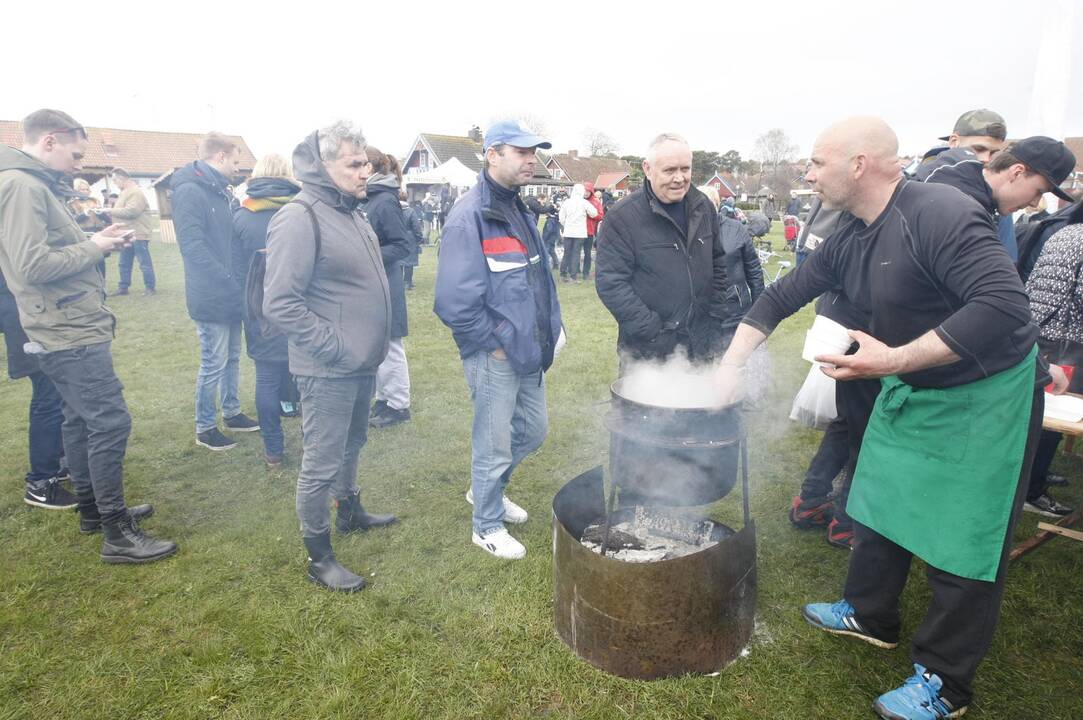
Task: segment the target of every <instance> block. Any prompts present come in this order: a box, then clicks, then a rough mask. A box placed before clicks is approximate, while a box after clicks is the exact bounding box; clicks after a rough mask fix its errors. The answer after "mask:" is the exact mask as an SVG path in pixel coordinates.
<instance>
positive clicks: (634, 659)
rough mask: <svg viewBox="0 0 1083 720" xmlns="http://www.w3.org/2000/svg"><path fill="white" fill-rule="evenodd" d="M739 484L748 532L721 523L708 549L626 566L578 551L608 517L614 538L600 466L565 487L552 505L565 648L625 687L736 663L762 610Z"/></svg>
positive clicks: (559, 625)
mask: <svg viewBox="0 0 1083 720" xmlns="http://www.w3.org/2000/svg"><path fill="white" fill-rule="evenodd" d="M741 450H742V451H743V445H741ZM740 454H741V455H743V454H744V453H743V452H741V453H740ZM734 470H736V466H735V468H734ZM734 474H736V473H734ZM743 478H744V480H745V483H744V485H745V487H744V492H745V524H744V527H743V528H742V529H740V530H738V531H736V532H734V531H732V530H731V529H730V528H727V527H725V526H723V525H721V524H718V523H715V524H714V530H713V532H712V534H711V538H710V539H711V541H712V544H707V545H706V546H705V547H704V549H702V550H699V551H697V552H692V553H691V554H688V555H685V556H683V557H676V558H673V559H666V560H659V561H656V562H625V561H622V560H618V559H615V558H613V557H609V556H606V555H604V554H598V553H596V552H594V551H592V550H591V549H589V548H588V547H587V546H586V545H584V544H583V543H582V542H581V538H582V537H583V535H584V532H585V531H586V530H587V528H588V527H589V526H591V525H592V524H597V523H598V520H599V518H603V517H604V518H606V533H607V535H608V533H609V527H608V525H609V521H610V520H612V513H611V512H609V511H611V510H612V508H611V507H610V508H607V505H606V499H605V491H604V487H603V472H602V467H601V466H598V467H596V468H594V469H593V470H590V471H588V472H585V473H583V474H582V475H579V476H578V477H576V478H575V479H573V480H571V481H570V482H568V483H567V484H566V485H565V486H564V487H563V488H561V490H560V491H559V492H558V493H557V494H556V497H555V498H554V499H553V572H554V596H555V602H554V614H555V622H556V630H557V634H558V635H559V636H560V638H561V640H563V641H564V643H565V644H566V645H567V646H568V647H569V648H571V649H572V650H573V651H574V652H575V653H576V654H577V655H579V656H580V657H581V658H583V659H585V660H587V661H588V662H590V663H591V664H593V665H595V666H596V667H598V668H601V669H602V670H604V671H606V672H609V673H612V674H614V675H619V676H621V677H627V678H636V679H644V680H651V679H655V678H661V677H669V676H674V675H683V674H686V673H712V672H715V671H717V670H719V669H721V668H722V667H724V666H725V665H727V664H728V663H730V662H731V661H733V660H734V659H735V658H736V657H737V656H738V655H739V654H740V652H741V650H742V649H743V648H744V647H745V646H746V645H747V644H748V641H749V639H750V637H751V635H752V627H753V621H754V616H755V605H756V535H755V527H754V525H753V523H752V522H751V520H750V519H749V517H748V503H747V495H748V486H747V472H746V473H743ZM732 484H733V481H732V480H731V481H730V485H731V486H732ZM621 512H625V513H626V512H628V511H627V510H624V511H621Z"/></svg>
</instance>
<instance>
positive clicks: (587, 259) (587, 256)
mask: <svg viewBox="0 0 1083 720" xmlns="http://www.w3.org/2000/svg"><path fill="white" fill-rule="evenodd" d="M592 250H594V236H593V235H591V236H589V237H587V239H585V240H584V241H583V277H584V278H589V277H590V263H591V251H592Z"/></svg>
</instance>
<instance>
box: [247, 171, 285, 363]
mask: <svg viewBox="0 0 1083 720" xmlns="http://www.w3.org/2000/svg"><path fill="white" fill-rule="evenodd" d="M299 192H301V188H300V187H299V186H298V185H297V184H296V183H294V182H291V181H290V180H287V179H286V178H274V177H261V178H255V179H253V180H250V181H249V182H248V192H247V197H246V198H245V200H244V202H242V203H241V206H240V207H239V208H237V209H236V210H235V211H234V212H233V267H234V268H236V271H237V273H239V274H244V276H245V277H246V278H247V277H248V268H249V266H250V265H251V264H252V258H253V257H254V256H255V255H256V253H257V252H259V251H260V250H263V249H265V248H266V247H267V226H268V225H270V223H271V218H272V217H274V214H275V213H276V212H278V211H279V210H280V209H282V208H283V207H284V206H285V205H286V203H288V202H289V201H290V200H292V199H293V197H294V196H295V195H296V194H297V193H299ZM247 297H248V293H247V292H246V293H245V298H246V299H247ZM243 321H244V339H245V342H246V344H247V346H248V356H249V357H250V358H252V359H253V360H261V361H266V362H286V361H287V359H288V355H287V350H286V336H285V335H275V336H273V337H265V336H264V335H263V334H262V333H260V330H259V327H257V326H255V325H254V324H252V323H249V322H248V313H247V312H246V313H245V314H244V318H243Z"/></svg>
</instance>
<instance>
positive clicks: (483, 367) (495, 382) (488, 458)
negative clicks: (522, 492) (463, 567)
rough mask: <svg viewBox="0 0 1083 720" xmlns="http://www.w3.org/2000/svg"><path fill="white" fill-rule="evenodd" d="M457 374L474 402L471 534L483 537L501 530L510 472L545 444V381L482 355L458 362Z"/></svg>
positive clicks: (547, 426)
mask: <svg viewBox="0 0 1083 720" xmlns="http://www.w3.org/2000/svg"><path fill="white" fill-rule="evenodd" d="M463 371H464V373H465V375H466V384H467V386H468V387H469V388H470V397H471V399H472V400H473V401H474V426H473V436H472V442H471V463H470V483H471V487H472V489H473V491H474V521H473V524H474V532H476V533H477V534H478V535H479V536H481V537H485V535H487V534H488V533H490V532H493V531H494V530H498V529H500V528H502V527H503V526H504V488H506V487H507V486H508V482H509V481H510V480H511V473H512V471H513V470H515V468H516V467H517V466H518V465H519V463H520V462H522V461H523V458H525V457H526V456H527V455H529V454H530V453H532V452H534V451H535V450H537V449H538V448H540V447H541V445H542V442H544V440H545V434H546V432H547V431H548V429H549V414H548V410H547V409H546V406H545V379H544V376H543V375H542V373H541V372H537V373H534V374H532V375H520V374H519V373H517V372H515V370H513V369H512V367H511V363H509V362H508V361H507V360H499V359H497V358H495V357H493V356H492V355H491V354H489V353H487V352H479V353H476V354H474V355H471V356H470V357H468V358H465V359H463Z"/></svg>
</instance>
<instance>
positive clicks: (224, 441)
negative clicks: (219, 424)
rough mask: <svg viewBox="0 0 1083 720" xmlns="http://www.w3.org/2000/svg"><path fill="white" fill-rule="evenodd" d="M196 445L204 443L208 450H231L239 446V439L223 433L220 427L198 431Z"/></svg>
mask: <svg viewBox="0 0 1083 720" xmlns="http://www.w3.org/2000/svg"><path fill="white" fill-rule="evenodd" d="M196 445H202V446H203V447H205V448H207V449H208V450H215V451H217V450H229V449H230V448H234V447H237V441H236V440H233V439H232V438H228V437H226V436H225V435H223V434H222V432H221V431H220V430H219V429H218V428H214V429H212V430H208V431H207V432H201V433H196Z"/></svg>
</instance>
